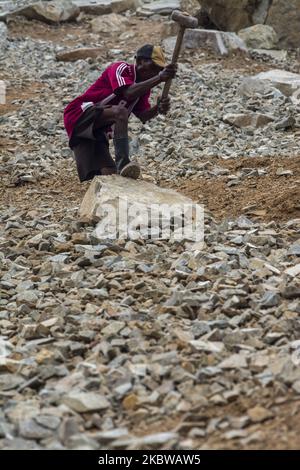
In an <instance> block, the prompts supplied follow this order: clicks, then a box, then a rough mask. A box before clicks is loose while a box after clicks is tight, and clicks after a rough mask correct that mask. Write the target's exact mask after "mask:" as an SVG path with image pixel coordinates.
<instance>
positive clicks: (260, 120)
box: [223, 113, 274, 128]
mask: <svg viewBox="0 0 300 470" xmlns="http://www.w3.org/2000/svg"><path fill="white" fill-rule="evenodd" d="M223 121H224V122H226V123H227V124H231V125H233V126H236V127H254V128H258V127H264V126H266V125H267V124H269V123H270V122H273V121H274V118H273V117H272V116H268V115H267V114H261V113H245V114H226V115H225V116H224V117H223Z"/></svg>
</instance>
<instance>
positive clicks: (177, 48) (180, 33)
mask: <svg viewBox="0 0 300 470" xmlns="http://www.w3.org/2000/svg"><path fill="white" fill-rule="evenodd" d="M184 30H185V28H184V27H182V26H181V27H180V29H179V31H178V35H177V39H176V44H175V48H174V52H173V56H172V64H176V63H177V61H178V57H179V53H180V49H181V45H182V40H183V35H184ZM171 83H172V79H170V80H168V81H167V82H166V83H165V86H164V89H163V92H162V95H161V97H162V98H163V99H164V98H167V97H168V94H169V91H170V87H171Z"/></svg>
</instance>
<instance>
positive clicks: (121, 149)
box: [95, 105, 141, 179]
mask: <svg viewBox="0 0 300 470" xmlns="http://www.w3.org/2000/svg"><path fill="white" fill-rule="evenodd" d="M112 123H114V126H115V127H114V139H113V143H114V148H115V157H116V167H117V173H119V174H120V175H121V176H124V177H127V178H133V179H137V178H138V177H139V176H140V172H141V170H140V167H139V165H138V164H137V163H135V162H131V161H130V159H129V141H128V112H127V108H126V107H125V106H122V105H118V106H112V107H110V108H105V109H103V111H102V113H101V115H100V116H99V118H98V119H96V121H95V126H97V127H103V126H104V125H109V124H112ZM108 171H109V169H108ZM101 172H102V171H101ZM102 174H104V173H102ZM108 174H111V173H108Z"/></svg>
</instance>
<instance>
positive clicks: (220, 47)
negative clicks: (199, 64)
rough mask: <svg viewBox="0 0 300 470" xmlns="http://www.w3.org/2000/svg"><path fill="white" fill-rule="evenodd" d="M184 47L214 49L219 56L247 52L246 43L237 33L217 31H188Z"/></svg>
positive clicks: (184, 39) (185, 35)
mask: <svg viewBox="0 0 300 470" xmlns="http://www.w3.org/2000/svg"><path fill="white" fill-rule="evenodd" d="M183 47H186V48H187V49H202V48H203V47H210V48H212V49H213V50H214V51H215V52H216V53H217V54H221V55H227V54H228V53H229V52H230V51H235V50H242V51H244V52H246V51H247V47H246V45H245V43H244V41H243V40H242V39H241V38H239V37H238V36H237V35H236V34H235V33H227V32H223V31H216V30H213V29H190V28H188V29H186V31H185V34H184V38H183Z"/></svg>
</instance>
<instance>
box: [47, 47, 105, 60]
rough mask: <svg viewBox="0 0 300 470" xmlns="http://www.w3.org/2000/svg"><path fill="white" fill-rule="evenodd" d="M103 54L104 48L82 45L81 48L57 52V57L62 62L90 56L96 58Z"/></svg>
mask: <svg viewBox="0 0 300 470" xmlns="http://www.w3.org/2000/svg"><path fill="white" fill-rule="evenodd" d="M101 54H103V48H101V47H81V48H79V49H72V50H69V51H64V52H59V53H57V54H56V59H57V60H58V61H62V62H75V61H76V60H85V59H87V58H88V57H91V58H92V59H96V58H97V57H99V56H100V55H101Z"/></svg>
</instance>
